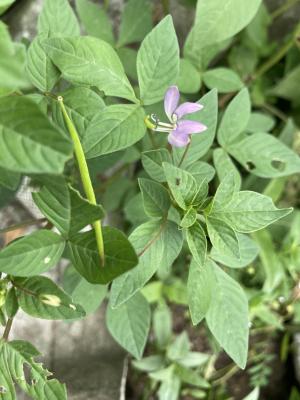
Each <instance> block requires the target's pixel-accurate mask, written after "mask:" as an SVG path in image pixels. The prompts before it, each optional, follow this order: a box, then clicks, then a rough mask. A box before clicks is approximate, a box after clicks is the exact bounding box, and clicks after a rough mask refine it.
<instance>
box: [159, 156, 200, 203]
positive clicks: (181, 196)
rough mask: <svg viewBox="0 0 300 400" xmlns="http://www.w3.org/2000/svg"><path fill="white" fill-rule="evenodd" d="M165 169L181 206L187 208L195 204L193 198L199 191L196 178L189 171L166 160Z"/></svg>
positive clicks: (169, 183) (171, 188) (175, 197)
mask: <svg viewBox="0 0 300 400" xmlns="http://www.w3.org/2000/svg"><path fill="white" fill-rule="evenodd" d="M163 169H164V172H165V176H166V178H167V182H168V186H169V189H170V190H171V193H172V195H173V197H174V199H175V201H176V203H177V204H178V205H179V206H180V208H182V209H183V210H186V209H187V208H188V207H189V206H191V205H193V200H194V199H195V197H196V196H197V193H198V185H197V182H196V180H195V178H194V177H193V175H191V174H190V173H189V172H187V171H184V170H182V169H180V168H177V167H174V166H173V165H171V164H169V163H166V162H164V163H163Z"/></svg>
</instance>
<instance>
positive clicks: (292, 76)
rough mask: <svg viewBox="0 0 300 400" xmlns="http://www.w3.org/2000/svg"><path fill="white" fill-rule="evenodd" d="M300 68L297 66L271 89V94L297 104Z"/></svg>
mask: <svg viewBox="0 0 300 400" xmlns="http://www.w3.org/2000/svg"><path fill="white" fill-rule="evenodd" d="M299 80H300V66H297V67H296V68H294V69H293V70H292V71H290V72H289V73H288V74H287V75H285V76H284V77H283V79H282V80H281V81H279V82H278V83H277V85H276V86H275V87H274V88H273V89H272V94H273V95H275V96H278V97H282V98H283V99H287V100H291V101H294V102H295V103H296V104H299Z"/></svg>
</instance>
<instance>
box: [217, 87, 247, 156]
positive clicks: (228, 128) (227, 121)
mask: <svg viewBox="0 0 300 400" xmlns="http://www.w3.org/2000/svg"><path fill="white" fill-rule="evenodd" d="M250 113H251V103H250V97H249V92H248V89H247V88H245V89H243V90H241V91H240V93H239V94H237V95H236V96H235V97H234V99H233V100H231V102H230V103H229V105H228V107H227V109H226V111H225V113H224V116H223V118H222V121H221V124H220V127H219V130H218V142H219V143H220V145H221V146H222V147H224V148H225V149H226V147H227V146H229V145H230V144H232V143H234V142H235V141H236V139H238V136H239V135H240V133H241V132H243V131H244V130H245V129H246V128H247V125H248V123H249V119H250Z"/></svg>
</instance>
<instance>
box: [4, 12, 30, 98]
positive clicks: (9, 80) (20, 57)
mask: <svg viewBox="0 0 300 400" xmlns="http://www.w3.org/2000/svg"><path fill="white" fill-rule="evenodd" d="M0 7H1V6H0ZM25 62H26V48H25V46H24V45H23V44H21V43H15V42H13V41H12V40H11V38H10V35H9V32H8V29H7V26H6V25H5V24H4V23H3V22H2V21H0V76H1V82H0V95H1V96H2V95H4V94H9V93H11V92H13V91H17V90H24V89H28V88H30V82H29V81H28V79H27V77H26V74H24V67H25Z"/></svg>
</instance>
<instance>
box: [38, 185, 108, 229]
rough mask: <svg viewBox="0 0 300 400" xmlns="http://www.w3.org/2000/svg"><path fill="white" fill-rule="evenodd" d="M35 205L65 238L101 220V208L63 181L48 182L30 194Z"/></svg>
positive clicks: (102, 214) (102, 213) (102, 212)
mask: <svg viewBox="0 0 300 400" xmlns="http://www.w3.org/2000/svg"><path fill="white" fill-rule="evenodd" d="M32 197H33V200H34V202H35V204H36V205H37V206H38V207H39V209H40V210H41V211H42V213H43V214H44V215H45V216H46V217H47V218H48V219H49V221H51V222H52V223H53V224H54V225H55V226H56V227H57V229H58V230H59V231H60V232H61V234H62V235H63V236H65V237H69V236H72V235H73V234H75V233H77V232H79V231H80V230H81V229H82V228H84V227H85V226H87V225H88V224H90V223H92V222H94V221H97V220H99V219H102V218H103V216H104V211H103V208H102V207H101V206H100V205H98V204H97V205H95V204H91V203H90V202H89V201H88V200H86V199H84V198H83V197H82V196H81V194H80V193H79V192H78V191H77V190H75V189H73V188H72V187H71V186H68V185H67V183H66V182H65V180H64V179H56V180H55V182H54V181H50V182H49V184H47V182H46V184H45V185H44V186H43V187H42V189H41V190H40V191H39V192H37V193H32Z"/></svg>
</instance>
